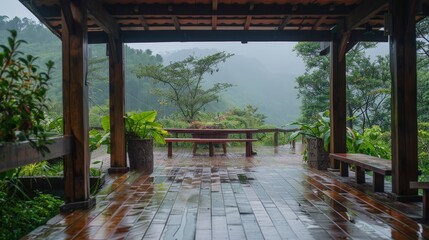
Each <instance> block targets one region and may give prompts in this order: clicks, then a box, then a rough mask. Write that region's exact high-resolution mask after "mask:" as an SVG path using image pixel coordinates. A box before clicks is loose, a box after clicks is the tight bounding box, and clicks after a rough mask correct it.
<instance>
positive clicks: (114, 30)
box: [87, 0, 121, 38]
mask: <svg viewBox="0 0 429 240" xmlns="http://www.w3.org/2000/svg"><path fill="white" fill-rule="evenodd" d="M87 4H88V11H89V13H90V15H91V16H92V17H93V18H94V20H95V22H96V23H97V24H98V25H99V26H100V27H101V29H103V31H105V32H106V33H108V34H110V35H113V36H114V37H115V38H119V34H120V31H121V30H120V28H119V26H118V24H117V23H116V20H115V19H114V18H113V17H112V16H111V15H110V13H109V12H107V11H106V9H105V8H104V7H103V6H102V5H101V4H100V3H99V2H98V1H96V0H92V1H87Z"/></svg>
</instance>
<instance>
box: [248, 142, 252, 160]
mask: <svg viewBox="0 0 429 240" xmlns="http://www.w3.org/2000/svg"><path fill="white" fill-rule="evenodd" d="M252 151H253V149H252V142H246V157H251V156H252Z"/></svg>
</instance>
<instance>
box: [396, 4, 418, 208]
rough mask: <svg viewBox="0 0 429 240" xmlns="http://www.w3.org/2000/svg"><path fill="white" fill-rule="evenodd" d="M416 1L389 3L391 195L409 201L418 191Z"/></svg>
mask: <svg viewBox="0 0 429 240" xmlns="http://www.w3.org/2000/svg"><path fill="white" fill-rule="evenodd" d="M415 9H416V1H415V0H394V1H390V7H389V13H390V18H389V19H390V20H391V26H390V29H391V35H390V37H389V44H390V71H391V74H392V170H393V172H392V175H393V176H392V191H393V193H395V194H396V196H397V198H398V199H399V200H400V198H401V197H406V198H412V196H415V195H417V189H410V188H409V186H410V181H417V177H418V173H417V171H418V155H417V100H416V93H417V76H416V75H417V74H416V30H415V28H416V23H415Z"/></svg>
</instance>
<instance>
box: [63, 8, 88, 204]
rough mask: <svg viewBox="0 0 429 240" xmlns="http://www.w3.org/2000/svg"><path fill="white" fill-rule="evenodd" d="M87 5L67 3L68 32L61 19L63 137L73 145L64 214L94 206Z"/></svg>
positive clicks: (66, 172)
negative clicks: (89, 115) (71, 139)
mask: <svg viewBox="0 0 429 240" xmlns="http://www.w3.org/2000/svg"><path fill="white" fill-rule="evenodd" d="M86 2H87V1H85V0H73V1H70V2H69V6H70V9H71V13H72V19H73V24H71V26H73V28H71V29H69V28H68V25H67V24H66V23H65V21H66V19H65V17H64V16H63V17H62V23H63V24H62V26H63V28H62V48H63V61H62V65H63V117H64V135H70V136H71V137H72V138H73V142H74V147H73V150H72V151H71V154H70V155H67V156H65V157H64V180H65V187H64V200H65V205H64V206H62V208H61V209H62V210H64V211H69V210H74V209H79V208H80V209H82V208H90V207H92V206H93V205H94V204H95V200H94V199H93V198H91V197H90V193H89V165H90V157H89V135H88V130H89V127H88V126H89V120H88V86H87V84H86V76H87V64H88V54H87V48H88V44H87V41H88V38H87V19H88V17H87V7H86Z"/></svg>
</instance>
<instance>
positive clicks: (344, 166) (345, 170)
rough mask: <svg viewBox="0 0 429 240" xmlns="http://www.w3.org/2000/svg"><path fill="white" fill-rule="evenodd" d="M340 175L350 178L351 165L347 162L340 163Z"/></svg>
mask: <svg viewBox="0 0 429 240" xmlns="http://www.w3.org/2000/svg"><path fill="white" fill-rule="evenodd" d="M340 173H341V177H348V176H349V164H348V163H345V162H341V163H340Z"/></svg>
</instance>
